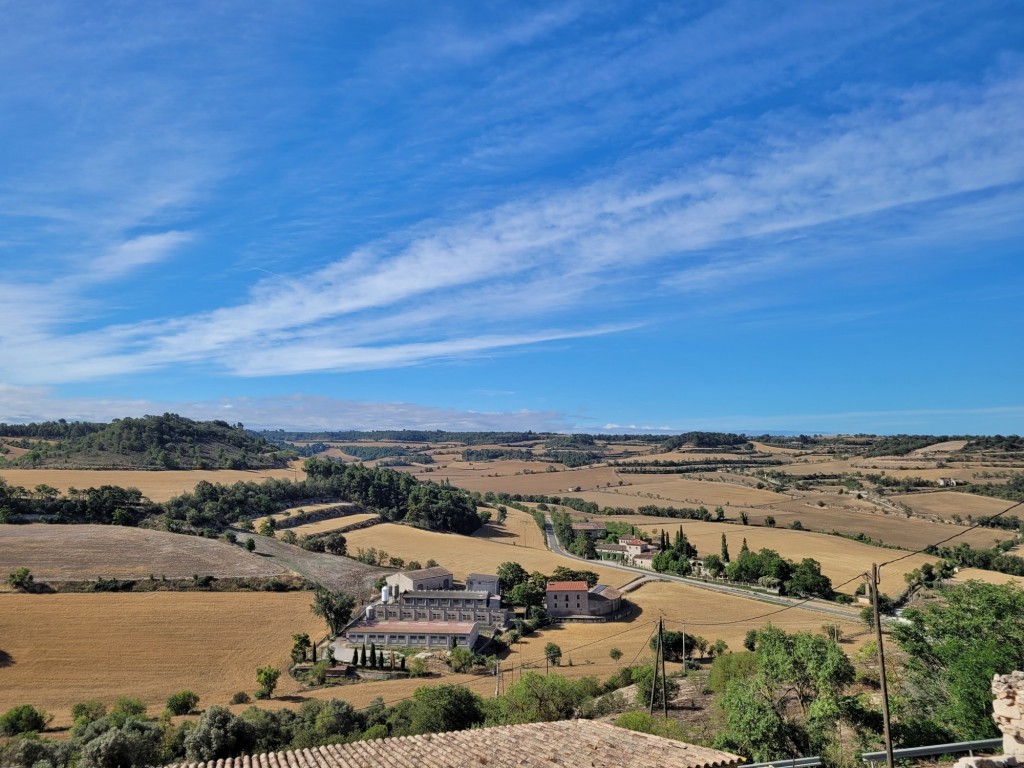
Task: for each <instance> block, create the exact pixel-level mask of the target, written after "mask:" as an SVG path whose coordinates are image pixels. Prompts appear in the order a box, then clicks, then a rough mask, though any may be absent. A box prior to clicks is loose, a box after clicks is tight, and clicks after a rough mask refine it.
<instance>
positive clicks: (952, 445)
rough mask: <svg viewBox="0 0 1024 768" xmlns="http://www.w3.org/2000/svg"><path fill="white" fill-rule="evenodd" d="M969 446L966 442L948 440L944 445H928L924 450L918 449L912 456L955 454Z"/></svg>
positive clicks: (912, 452)
mask: <svg viewBox="0 0 1024 768" xmlns="http://www.w3.org/2000/svg"><path fill="white" fill-rule="evenodd" d="M966 446H967V441H966V440H947V441H945V442H944V443H934V444H933V445H926V446H925V447H924V448H918V449H917V450H916V451H911V452H910V455H911V456H920V455H921V454H923V453H955V452H956V451H962V450H963V449H964V448H965V447H966Z"/></svg>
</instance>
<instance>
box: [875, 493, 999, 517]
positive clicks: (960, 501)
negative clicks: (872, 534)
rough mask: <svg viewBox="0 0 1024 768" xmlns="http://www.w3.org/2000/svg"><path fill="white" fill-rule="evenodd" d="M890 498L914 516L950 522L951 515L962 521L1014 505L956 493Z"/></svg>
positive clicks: (969, 494)
mask: <svg viewBox="0 0 1024 768" xmlns="http://www.w3.org/2000/svg"><path fill="white" fill-rule="evenodd" d="M892 498H893V499H895V500H896V501H900V502H902V503H904V504H906V505H907V506H908V507H910V508H911V509H912V510H914V513H915V514H918V515H932V516H934V517H939V518H942V519H943V520H951V519H952V518H953V515H960V517H961V518H963V519H964V520H966V519H967V518H968V517H969V516H974V517H983V516H986V515H997V514H999V513H1000V512H1002V511H1003V510H1005V509H1008V508H1009V507H1012V506H1013V504H1014V502H1012V501H1006V500H1005V499H993V498H991V497H989V496H978V495H976V494H973V493H958V492H956V491H935V492H930V491H929V492H926V493H905V494H903V495H901V496H893V497H892Z"/></svg>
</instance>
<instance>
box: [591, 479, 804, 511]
mask: <svg viewBox="0 0 1024 768" xmlns="http://www.w3.org/2000/svg"><path fill="white" fill-rule="evenodd" d="M665 477H666V476H665V475H649V476H643V475H624V478H626V482H628V483H629V485H624V486H622V487H618V488H610V489H608V490H606V491H584V492H582V493H576V494H573V495H574V496H578V497H579V498H581V499H586V500H587V501H596V502H597V503H598V504H599V505H601V506H602V507H629V508H632V509H636V508H638V507H641V506H646V505H649V504H656V505H658V506H660V507H670V506H674V507H699V506H701V505H704V506H706V507H708V508H713V507H717V506H756V505H760V504H772V503H775V502H780V501H788V500H789V499H790V497H789V496H786V495H784V494H781V493H775V492H774V491H768V490H759V489H757V488H751V487H750V486H748V485H744V484H741V483H729V482H717V481H712V480H690V479H684V478H682V477H670V479H667V480H666V479H665Z"/></svg>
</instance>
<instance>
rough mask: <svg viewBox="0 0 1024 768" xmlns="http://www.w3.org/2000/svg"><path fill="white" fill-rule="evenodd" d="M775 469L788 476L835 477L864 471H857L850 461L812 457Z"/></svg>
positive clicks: (802, 458)
mask: <svg viewBox="0 0 1024 768" xmlns="http://www.w3.org/2000/svg"><path fill="white" fill-rule="evenodd" d="M777 469H780V470H781V471H783V472H785V473H786V474H788V475H818V474H820V475H835V474H844V473H852V472H857V471H862V472H863V471H864V470H863V469H860V470H858V468H857V467H855V466H854V464H853V462H852V461H848V460H845V459H835V458H832V457H817V458H816V457H813V456H805V457H801V458H799V459H795V460H794V461H793V463H792V464H785V465H783V466H780V467H777ZM867 471H870V470H867Z"/></svg>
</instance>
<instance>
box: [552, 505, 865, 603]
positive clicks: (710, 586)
mask: <svg viewBox="0 0 1024 768" xmlns="http://www.w3.org/2000/svg"><path fill="white" fill-rule="evenodd" d="M544 533H545V535H546V536H547V540H548V547H549V548H550V549H551V551H552V552H554V553H555V554H556V555H561V556H562V557H567V558H569V559H571V560H578V561H580V562H583V563H588V564H593V563H594V562H596V561H594V560H587V559H586V558H582V557H577V556H576V555H573V554H571V553H569V552H566V551H565V550H564V549H562V546H561V545H560V544H559V543H558V538H557V537H556V536H555V527H554V523H552V521H551V518H550V517H545V522H544ZM599 562H600V565H601V567H602V568H616V569H618V570H620V571H626V572H628V573H635V574H638V575H640V576H653V577H655V578H658V579H664V580H665V581H678V582H680V583H681V584H687V585H689V586H691V587H697V588H698V589H707V590H710V591H712V592H724V593H726V594H729V595H735V596H736V597H745V598H747V599H748V600H758V601H760V602H762V603H773V604H775V605H782V606H797V605H799V606H800V608H802V609H803V610H805V611H817V612H818V613H825V614H828V615H830V616H839V617H841V618H844V619H859V618H860V615H859V611H858V610H856V609H850V608H844V607H843V606H840V605H836V604H835V603H830V602H828V601H826V600H818V599H813V600H807V601H804V600H798V599H796V598H792V597H782V596H781V595H770V594H766V593H764V592H751V591H750V590H747V589H741V588H739V587H731V586H729V585H728V584H715V583H710V582H706V581H701V580H700V579H691V578H688V577H686V576H673V575H671V574H667V573H652V572H651V571H648V570H645V569H643V568H634V567H632V566H630V565H622V564H621V563H616V562H614V561H612V560H601V561H599Z"/></svg>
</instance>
